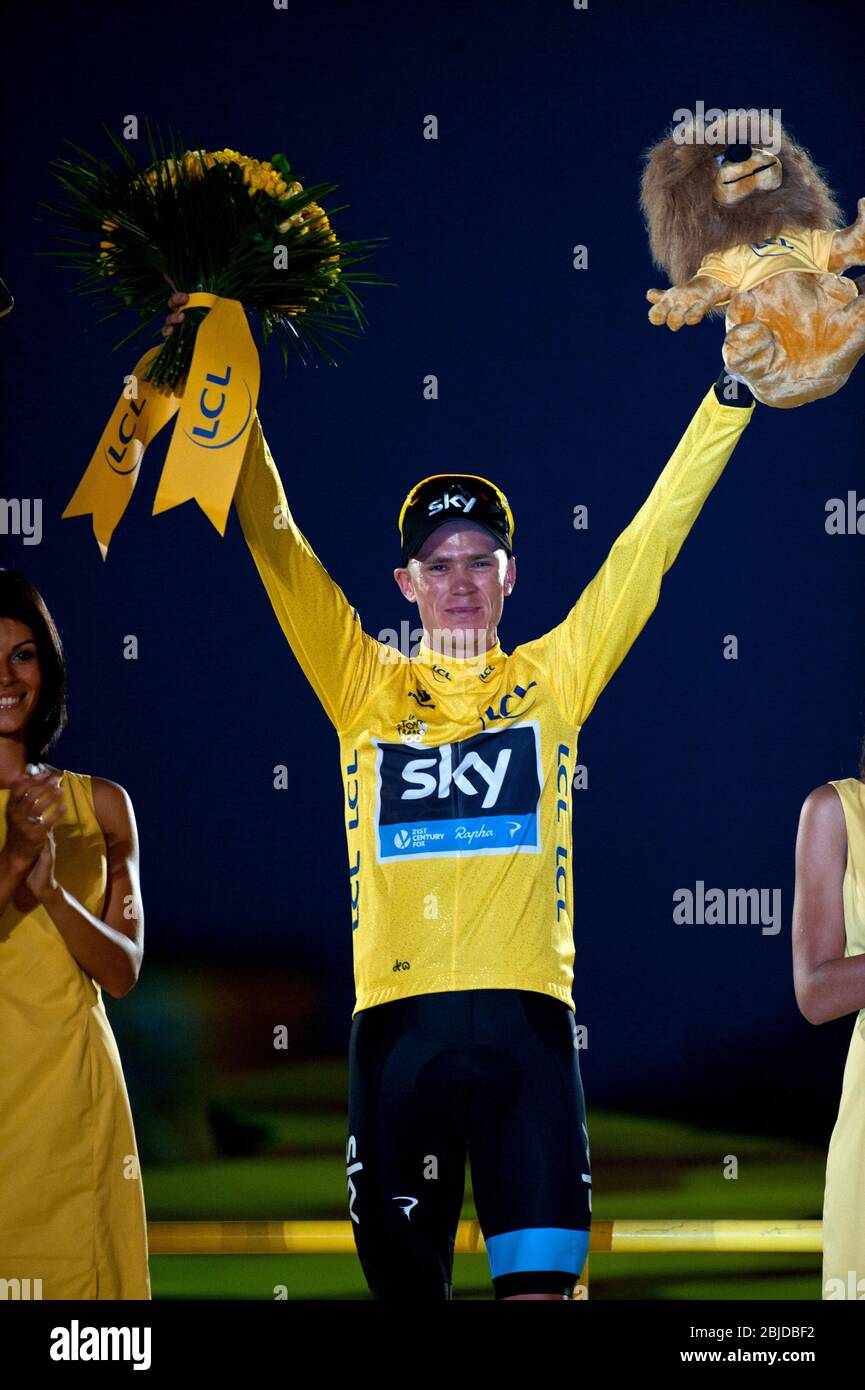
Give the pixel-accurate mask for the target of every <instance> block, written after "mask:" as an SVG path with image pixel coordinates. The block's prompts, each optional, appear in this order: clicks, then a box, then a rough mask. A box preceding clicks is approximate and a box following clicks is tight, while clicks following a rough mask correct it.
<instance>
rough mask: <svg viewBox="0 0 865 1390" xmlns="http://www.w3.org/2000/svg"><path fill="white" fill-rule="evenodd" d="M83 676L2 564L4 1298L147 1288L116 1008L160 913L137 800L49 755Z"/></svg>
mask: <svg viewBox="0 0 865 1390" xmlns="http://www.w3.org/2000/svg"><path fill="white" fill-rule="evenodd" d="M65 723H66V672H65V665H64V659H63V649H62V646H61V643H60V638H59V636H58V633H57V629H56V627H55V625H54V622H53V621H52V619H51V616H50V614H49V612H48V610H47V609H46V607H45V604H44V602H43V600H42V597H41V595H40V594H39V593H38V592H37V590H36V589H34V588H33V586H32V585H31V584H30V582H29V581H28V580H27V579H26V578H25V577H24V576H23V575H22V574H19V573H17V572H16V571H14V570H0V1053H2V1066H0V1298H42V1299H67V1298H68V1299H147V1298H150V1278H149V1274H148V1265H147V1228H146V1223H145V1213H144V1196H143V1190H142V1183H141V1176H140V1173H139V1169H138V1153H137V1149H136V1144H135V1133H134V1130H133V1127H132V1116H131V1113H130V1109H129V1101H128V1099H127V1094H126V1085H125V1083H124V1079H123V1070H122V1068H121V1065H120V1057H119V1054H118V1051H117V1044H116V1042H115V1040H114V1034H113V1033H112V1031H111V1027H110V1025H109V1022H108V1018H107V1016H106V1013H105V1008H104V1005H103V1003H102V990H103V989H105V990H107V991H108V993H109V994H110V995H112V997H114V998H120V997H121V996H122V995H124V994H126V993H128V991H129V990H130V989H131V988H132V986H133V985H134V984H135V982H136V980H137V978H138V972H139V968H140V965H141V956H142V944H143V927H144V919H143V912H142V907H141V895H140V889H139V883H138V837H137V832H136V827H135V817H134V813H133V810H132V806H131V803H130V801H129V797H128V796H127V794H126V792H125V791H124V790H123V788H122V787H120V786H118V785H117V784H116V783H115V782H109V781H107V780H106V779H105V778H102V777H92V776H89V775H88V774H86V773H82V772H70V771H68V770H61V769H59V768H56V767H52V766H50V765H49V764H47V763H45V762H44V761H42V762H40V761H39V760H40V759H44V756H45V754H46V753H47V751H48V749H49V748H50V747H51V745H52V744H53V743H54V741H55V739H56V738H57V736H58V734H59V733H60V731H61V729H62V728H63V727H64V725H65Z"/></svg>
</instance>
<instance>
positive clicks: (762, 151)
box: [640, 117, 865, 408]
mask: <svg viewBox="0 0 865 1390" xmlns="http://www.w3.org/2000/svg"><path fill="white" fill-rule="evenodd" d="M770 129H771V137H767V136H766V135H765V134H763V138H764V140H765V141H766V146H767V147H766V148H761V147H758V146H756V145H751V144H750V143H744V142H743V143H737V144H724V143H720V144H719V143H711V142H710V141H708V140H706V138H705V137H706V134H707V131H706V129H705V128H704V127H703V126H702V125H701V124H699V123H697V122H693V123H692V124H691V126H690V131H689V134H690V136H691V137H692V138H690V139H687V140H683V139H682V132H681V130H679V131H673V130H670V131H668V132H667V134H666V135H665V136H664V137H663V139H661V140H660V141H659V142H658V143H657V144H656V145H654V146H652V147H651V148H649V149H648V150H647V151H646V154H645V160H646V163H645V168H644V171H643V178H642V184H641V190H640V203H641V207H642V209H643V214H644V216H645V219H646V226H647V228H648V232H649V240H650V244H651V248H652V256H653V258H654V262H655V264H656V265H657V266H659V267H660V268H661V269H662V270H665V271H666V272H667V274H668V275H669V277H670V280H671V281H672V289H668V290H649V291H648V293H647V296H646V297H647V299H649V300H650V301H651V303H652V305H653V308H651V309H650V310H649V321H650V322H651V323H655V324H664V323H666V325H667V327H668V328H671V329H672V330H673V332H676V330H677V329H679V328H681V326H682V324H683V323H687V324H694V323H699V322H700V320H701V319H702V318H704V317H705V315H706V314H713V313H715V314H717V313H719V312H720V311H721V309H722V307H724V306H726V327H727V336H726V338H725V339H724V347H723V357H724V364H725V366H726V368H727V370H728V372H730V373H731V374H732V375H735V376H738V377H739V378H741V379H742V380H743V381H744V382H745V383H746V384H747V386H748V387H749V388H750V390H751V391H752V392H753V394H754V396H755V397H756V398H757V400H758V401H762V402H763V403H764V404H765V405H773V406H780V407H787V408H789V407H791V406H797V405H804V404H805V402H806V401H813V400H818V399H819V398H820V397H821V396H831V395H832V394H833V393H834V392H835V391H837V390H839V388H840V387H842V386H843V385H844V383H845V381H846V380H847V378H848V376H849V375H850V373H851V372H852V370H853V368H854V367H855V365H856V363H857V362H858V361H859V358H860V357H861V356H862V355H863V353H865V294H863V295H859V294H858V287H857V282H856V281H854V280H852V279H849V278H848V277H845V276H842V275H841V273H840V272H841V271H842V270H846V269H847V268H849V267H851V266H858V265H865V198H860V199H859V204H858V216H857V218H856V221H855V222H854V223H853V225H852V226H850V227H842V222H843V216H842V213H841V210H840V208H839V207H838V204H837V203H836V201H835V199H834V197H833V195H832V192H831V190H830V189H829V188H828V186H827V185H826V183H825V181H824V180H823V178H822V176H821V174H820V171H819V170H818V169H817V167H816V165H815V164H814V162H813V161H812V159H811V157H810V155H809V154H808V152H807V150H805V149H803V148H802V147H801V146H800V145H797V144H796V142H795V141H794V140H793V139H792V138H791V137H790V136H789V135H788V134H787V133H786V132H785V131H784V129H783V128H782V127H781V125H780V122H779V121H778V120H777V118H776V117H773V118H772V123H771V127H770Z"/></svg>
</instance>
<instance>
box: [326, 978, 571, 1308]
mask: <svg viewBox="0 0 865 1390" xmlns="http://www.w3.org/2000/svg"><path fill="white" fill-rule="evenodd" d="M466 1153H468V1155H469V1159H470V1162H471V1174H472V1190H473V1193H474V1200H475V1206H476V1208H477V1214H478V1220H479V1222H480V1227H481V1230H482V1232H483V1236H484V1243H485V1245H486V1248H487V1255H488V1258H489V1263H490V1274H491V1276H492V1280H493V1286H494V1289H495V1296H496V1298H505V1297H507V1296H508V1295H509V1294H516V1293H561V1295H562V1297H568V1298H570V1297H572V1296H573V1292H574V1286H575V1284H576V1281H577V1278H578V1276H579V1275H580V1273H581V1272H582V1269H583V1266H584V1264H585V1260H586V1253H587V1251H588V1244H589V1226H590V1224H591V1174H590V1169H589V1145H588V1133H587V1130H586V1122H585V1107H584V1102H583V1088H582V1082H581V1080H580V1070H579V1064H578V1059H577V1052H576V1026H575V1023H574V1015H573V1013H572V1011H571V1010H570V1009H569V1008H568V1006H567V1005H566V1004H565V1003H563V1002H562V1001H560V1000H557V999H553V998H552V997H551V996H549V995H545V994H538V993H535V992H533V991H529V990H520V989H470V990H457V991H448V992H446V993H441V994H420V995H415V996H413V997H411V998H409V999H397V1000H393V1001H391V1002H390V1003H388V1004H378V1005H376V1006H375V1007H373V1008H369V1009H363V1010H362V1011H361V1012H360V1013H358V1014H356V1015H355V1017H354V1019H353V1020H352V1025H351V1040H350V1044H349V1135H348V1146H347V1150H346V1167H347V1176H348V1198H349V1214H350V1216H351V1220H352V1228H353V1231H354V1238H355V1244H356V1246H357V1252H358V1255H359V1257H360V1261H361V1264H362V1266H363V1270H364V1274H365V1276H366V1281H367V1284H368V1285H369V1288H370V1290H371V1291H372V1293H373V1295H374V1296H375V1297H377V1298H391V1299H392V1298H400V1299H418V1298H429V1299H440V1298H445V1299H449V1298H451V1297H452V1280H453V1254H454V1240H455V1236H456V1229H457V1223H458V1221H459V1217H460V1211H461V1208H462V1202H463V1192H464V1186H465V1162H466Z"/></svg>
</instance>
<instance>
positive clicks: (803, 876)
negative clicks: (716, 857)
mask: <svg viewBox="0 0 865 1390" xmlns="http://www.w3.org/2000/svg"><path fill="white" fill-rule="evenodd" d="M793 979H794V985H795V990H796V1002H797V1003H798V1005H799V1008H800V1010H801V1012H802V1013H803V1014H804V1016H805V1018H807V1020H808V1022H809V1023H828V1022H829V1021H830V1020H831V1019H833V1018H843V1017H844V1016H845V1015H846V1014H852V1013H855V1015H856V1017H855V1019H854V1023H853V1033H852V1036H851V1038H850V1047H849V1050H848V1053H847V1062H846V1065H845V1068H844V1081H843V1084H842V1088H841V1103H840V1106H839V1108H838V1118H837V1120H836V1122H835V1127H834V1129H833V1131H832V1138H831V1140H830V1143H829V1153H828V1157H827V1160H826V1184H825V1190H824V1194H823V1292H822V1297H823V1298H824V1299H842V1298H853V1299H863V1298H865V749H863V756H862V758H861V762H860V767H859V776H858V777H843V778H841V779H840V780H839V781H836V782H827V783H825V785H823V786H822V787H817V788H816V789H815V790H814V791H812V792H811V793H810V795H809V796H808V797H807V798H806V800H805V804H804V805H803V807H802V814H801V817H800V821H799V836H798V840H797V842H796V897H795V901H794V904H793Z"/></svg>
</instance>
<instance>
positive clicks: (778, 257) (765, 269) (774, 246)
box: [697, 228, 835, 304]
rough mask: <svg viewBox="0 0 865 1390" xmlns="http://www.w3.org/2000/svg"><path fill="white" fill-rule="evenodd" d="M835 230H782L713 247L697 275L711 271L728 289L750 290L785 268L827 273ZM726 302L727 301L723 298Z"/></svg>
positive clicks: (710, 273) (707, 273)
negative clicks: (722, 247)
mask: <svg viewBox="0 0 865 1390" xmlns="http://www.w3.org/2000/svg"><path fill="white" fill-rule="evenodd" d="M834 235H835V233H834V231H819V230H805V229H803V228H797V229H796V230H795V231H785V232H782V233H779V235H778V236H773V237H769V238H768V239H767V240H766V241H753V242H750V243H748V244H747V245H744V244H743V245H741V246H731V247H730V248H729V249H728V250H727V251H713V252H712V253H711V255H708V256H706V257H705V258H704V259H703V261H702V262H701V263H700V269H699V270H698V271H697V274H698V275H711V276H713V277H714V278H715V279H716V280H720V281H721V282H722V284H725V285H729V286H730V288H731V289H734V290H737V291H739V292H742V291H744V290H752V289H753V288H754V286H755V285H759V284H760V283H761V282H762V281H763V280H768V279H770V277H771V276H773V275H780V274H781V273H782V271H785V270H804V271H805V272H806V273H807V274H809V275H826V274H828V273H829V270H828V267H829V256H830V254H831V252H832V238H833V236H834ZM720 302H721V303H724V304H726V303H727V302H728V301H727V300H726V299H725V300H722V301H720Z"/></svg>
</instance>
